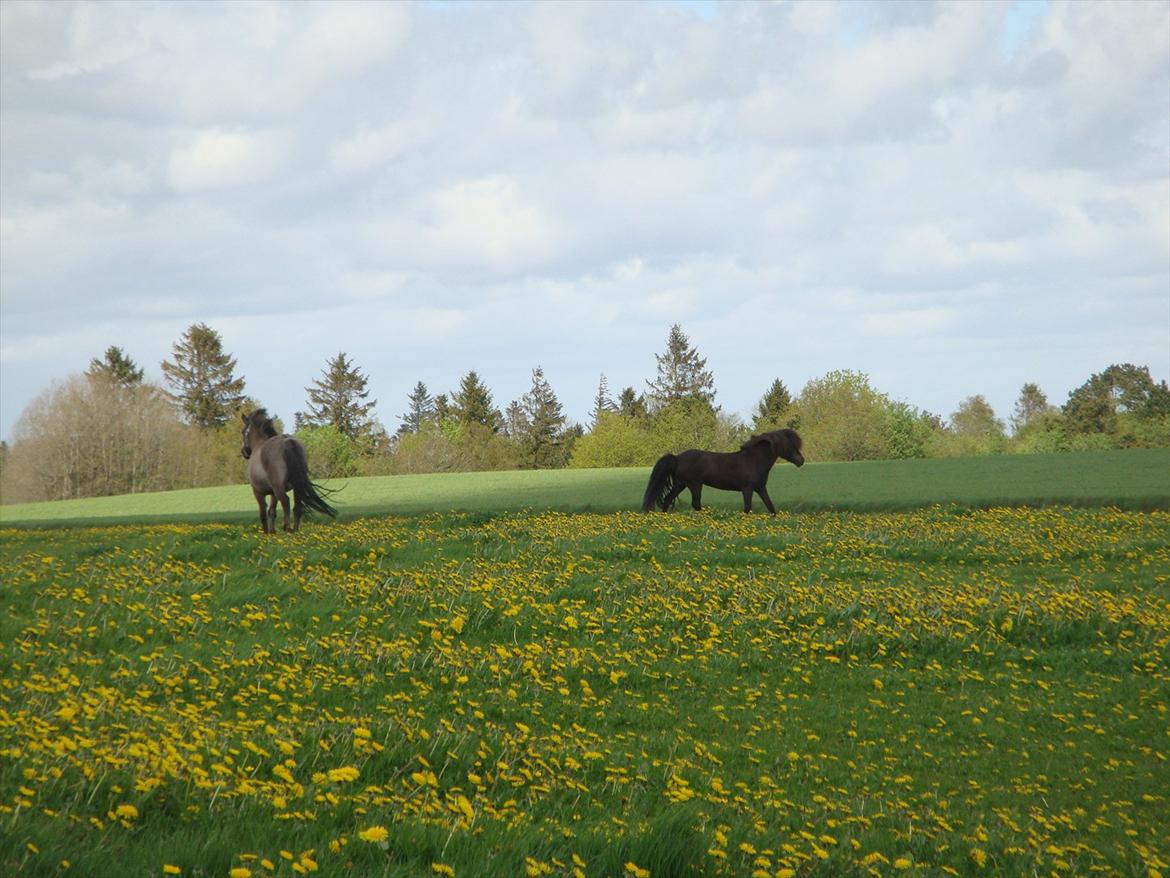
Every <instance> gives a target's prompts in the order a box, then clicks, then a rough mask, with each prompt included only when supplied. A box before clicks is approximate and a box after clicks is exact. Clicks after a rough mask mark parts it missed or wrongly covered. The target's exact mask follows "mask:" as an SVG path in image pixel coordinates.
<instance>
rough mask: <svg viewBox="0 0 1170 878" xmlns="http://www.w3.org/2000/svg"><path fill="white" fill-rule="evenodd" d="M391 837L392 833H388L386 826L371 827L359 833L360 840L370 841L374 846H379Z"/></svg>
mask: <svg viewBox="0 0 1170 878" xmlns="http://www.w3.org/2000/svg"><path fill="white" fill-rule="evenodd" d="M389 837H390V833H389V832H387V831H386V827H385V826H371V827H370V828H369V829H363V830H362V831H361V832H359V833H358V838H360V839H361V840H362V841H368V842H371V843H372V844H378V843H379V842H383V841H385V840H386V839H388V838H389Z"/></svg>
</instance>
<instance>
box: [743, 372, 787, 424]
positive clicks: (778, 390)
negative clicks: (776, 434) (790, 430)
mask: <svg viewBox="0 0 1170 878" xmlns="http://www.w3.org/2000/svg"><path fill="white" fill-rule="evenodd" d="M791 405H792V395H791V394H790V393H789V392H788V388H787V387H785V386H784V382H783V381H781V380H780V379H779V378H777V379H776V380H775V381H773V382H772V386H771V387H769V388H768V390H767V391H766V392H765V393H764V397H763V399H761V400H760V401H759V403H758V404H757V405H756V411H755V415H754V417H753V419H752V429H753V430H756V431H760V430H775V429H776V428H777V427H780V426H781V424H782V422H783V419H784V413H785V411H787V410H788V407H789V406H791Z"/></svg>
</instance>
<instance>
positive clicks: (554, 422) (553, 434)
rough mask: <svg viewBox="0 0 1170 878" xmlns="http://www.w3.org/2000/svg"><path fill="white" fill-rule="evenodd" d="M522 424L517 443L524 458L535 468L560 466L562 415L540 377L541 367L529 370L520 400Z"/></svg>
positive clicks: (562, 463)
mask: <svg viewBox="0 0 1170 878" xmlns="http://www.w3.org/2000/svg"><path fill="white" fill-rule="evenodd" d="M520 404H521V407H522V409H523V411H524V416H525V424H524V432H523V433H522V435H521V437H520V439H521V443H520V444H521V447H522V448H523V449H524V458H525V461H526V462H527V463H528V464H529V465H530V466H532V467H534V468H536V469H547V468H549V467H554V466H563V465H564V463H565V461H564V456H563V455H562V454H561V446H562V444H563V438H564V437H563V435H562V434H563V433H564V429H565V415H564V413H563V411H562V410H561V403H560V401H559V400H558V399H557V395H556V394H555V393H553V389H552V387H551V386H550V385H549V383H548V381H547V380H546V379H545V377H544V370H543V369H541V367H540V366H537V367H536V368H535V369H533V370H532V387H531V388H530V389H529V391H528V392H527V393H526V394H524V396H523V397H522V398H521V400H520Z"/></svg>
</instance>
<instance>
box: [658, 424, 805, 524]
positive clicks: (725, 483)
mask: <svg viewBox="0 0 1170 878" xmlns="http://www.w3.org/2000/svg"><path fill="white" fill-rule="evenodd" d="M800 448H801V441H800V436H798V435H797V434H796V432H795V431H793V430H775V431H773V432H771V433H761V434H760V435H759V436H753V437H752V438H751V439H749V440H748V441H747V442H745V443H744V444H743V445H742V446H740V449H739V451H733V452H730V453H724V452H718V451H695V450H691V451H684V452H683V453H682V454H679V455H674V454H665V455H663V456H662V457H661V458H659V459H658V463H656V464H654V469H653V470H652V471H651V472H650V483H649V484H648V485H647V486H646V495H645V496H644V497H643V498H642V511H643V512H649V511H650V510H651V509H652V508H653V507H655V506H658V507H659V508H660V509H661V510H662V511H663V512H665V511H667V510H668V509H670V507H671V506H672V505H674V500H675V498H676V497H678V495H679V494H680V493H681V492H682V489H683V488H690V489H691V506H693V507H694V508H695V509H701V508H702V507H701V506H700V505H699V498H700V495H701V494H702V492H703V485H709V486H711V487H712V488H719V489H721V490H724V491H741V492H743V511H744V512H751V511H752V493H753V492H755V493H756V494H759V495H760V499H761V500H763V501H764V505H765V506H767V507H768V511H769V512H771V513H772V514H773V515H775V514H776V507H775V506H773V505H772V498H771V497H769V496H768V473H769V472H771V470H772V464H774V463H775V462H776V459H777V458H779V457H782V458H784V459H785V460H787V461H789V462H790V463H793V464H795V465H796V466H804V455H802V454H801V453H800Z"/></svg>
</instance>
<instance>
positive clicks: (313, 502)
mask: <svg viewBox="0 0 1170 878" xmlns="http://www.w3.org/2000/svg"><path fill="white" fill-rule="evenodd" d="M284 462H285V465H286V466H287V467H288V483H289V484H290V485H292V489H293V494H294V495H295V496H296V500H297V502H299V503H303V504H304V505H305V506H306V507H307V508H309V509H311V510H315V511H317V512H324V513H325V514H326V515H328V516H329V517H330V518H336V517H337V510H336V509H334V508H333V507H332V506H330V505H329V503H328V501H326V499H325V498H326V497H330V496H332V495H333V491H330V490H329V489H328V488H323V487H321V486H320V485H318V484H315V483H314V482H312V481H310V480H309V461H308V458H306V457H305V448H304V446H303V445H301V443H300V442H296V441H292V442H285V443H284Z"/></svg>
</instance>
